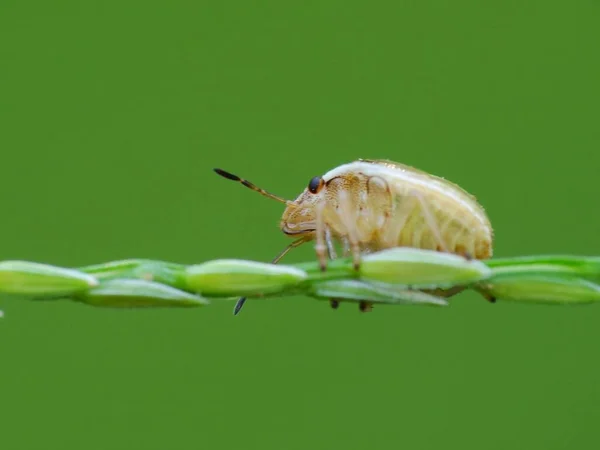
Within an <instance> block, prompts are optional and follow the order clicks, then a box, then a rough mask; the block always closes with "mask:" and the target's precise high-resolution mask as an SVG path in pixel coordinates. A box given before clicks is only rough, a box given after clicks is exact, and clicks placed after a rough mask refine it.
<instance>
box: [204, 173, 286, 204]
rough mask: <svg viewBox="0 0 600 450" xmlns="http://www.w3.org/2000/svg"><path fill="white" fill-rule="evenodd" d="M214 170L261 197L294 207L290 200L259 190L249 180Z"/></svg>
mask: <svg viewBox="0 0 600 450" xmlns="http://www.w3.org/2000/svg"><path fill="white" fill-rule="evenodd" d="M213 170H214V171H215V172H216V173H218V174H219V175H221V176H222V177H223V178H227V179H228V180H232V181H237V182H238V183H241V184H243V185H244V186H246V187H247V188H249V189H252V190H253V191H256V192H258V193H259V194H261V195H264V196H265V197H268V198H272V199H273V200H277V201H278V202H280V203H284V204H286V205H292V204H293V203H292V202H291V201H290V200H286V199H284V198H282V197H279V196H278V195H275V194H271V193H270V192H267V191H265V190H264V189H261V188H259V187H258V186H256V185H255V184H254V183H251V182H250V181H248V180H244V179H243V178H240V177H238V176H237V175H234V174H232V173H229V172H225V171H224V170H222V169H213Z"/></svg>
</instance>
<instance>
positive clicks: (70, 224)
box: [0, 0, 600, 450]
mask: <svg viewBox="0 0 600 450" xmlns="http://www.w3.org/2000/svg"><path fill="white" fill-rule="evenodd" d="M599 23H600V4H599V3H598V2H596V1H589V0H588V1H584V0H578V1H571V2H562V1H549V0H545V1H542V0H540V1H526V2H523V1H504V2H477V1H453V2H449V1H437V2H417V1H400V2H391V1H390V2H377V1H376V2H358V1H340V0H338V1H304V2H289V3H288V2H281V1H259V2H244V1H237V2H227V1H224V2H195V1H189V0H188V1H173V2H156V1H112V0H111V1H106V0H105V1H86V2H83V1H75V0H68V1H66V0H65V1H63V0H57V1H52V2H49V1H41V0H37V1H35V0H34V1H30V2H17V1H13V0H2V2H1V3H0V131H1V132H0V148H1V152H2V153H1V155H2V159H1V161H2V164H1V171H2V175H1V177H0V193H1V194H0V198H1V205H2V224H1V227H0V230H1V233H0V236H2V238H1V245H0V248H1V251H0V258H1V259H25V260H32V261H38V262H47V263H53V264H57V265H64V266H78V265H85V264H92V263H99V262H104V261H110V260H116V259H120V258H130V257H141V258H156V259H163V260H170V261H176V262H182V263H192V262H201V261H204V260H207V259H212V258H218V257H240V258H249V259H256V260H261V261H268V260H270V259H271V258H272V257H273V256H274V255H275V254H277V253H278V252H279V251H280V250H281V249H282V248H283V247H284V246H285V245H286V244H287V243H288V242H289V240H288V238H286V237H284V236H283V235H282V234H281V233H280V232H279V230H278V227H277V224H278V220H279V217H280V214H281V212H282V207H281V205H279V204H277V203H275V202H272V201H269V200H267V199H264V198H261V197H259V196H258V195H256V194H254V193H252V192H250V191H248V190H246V189H244V188H243V187H240V186H238V185H235V184H234V183H231V182H227V181H225V180H223V179H221V178H219V177H218V176H216V175H215V174H214V173H213V172H212V170H211V169H212V168H213V167H222V168H224V169H227V170H230V171H232V172H234V173H237V174H239V175H242V176H245V177H247V178H249V179H250V180H252V181H254V182H255V183H257V184H259V185H261V186H264V187H265V188H266V189H269V190H272V191H273V192H275V193H278V194H280V195H283V196H287V197H294V196H295V195H297V194H298V193H299V192H300V191H301V190H302V189H304V187H305V186H306V184H307V183H308V181H309V179H310V178H311V177H313V176H315V175H319V174H322V173H324V172H325V171H327V170H329V169H330V168H332V167H335V166H337V165H339V164H341V163H344V162H348V161H352V160H355V159H357V158H387V159H392V160H396V161H400V162H403V163H407V164H410V165H414V166H417V167H419V168H421V169H423V170H426V171H429V172H432V173H435V174H437V175H441V176H444V177H446V178H448V179H450V180H452V181H454V182H456V183H458V184H460V185H462V186H463V187H465V188H466V189H467V190H469V191H470V192H472V193H474V194H476V195H477V197H478V198H479V200H480V201H481V202H482V203H483V205H484V206H485V207H486V209H487V211H488V213H489V215H490V217H491V220H492V221H493V223H494V225H495V230H496V236H497V241H496V255H497V256H511V255H522V254H523V255H524V254H540V253H575V254H595V255H599V254H600V240H599V239H598V230H599V221H600V213H599V210H600V208H599V206H600V205H599V200H598V191H599V189H598V175H599V168H598V164H599V162H600V155H599V153H598V151H599V149H600V126H599V124H598V117H599V101H600V87H599V81H600V63H599V51H598V48H599V44H600V25H599ZM309 258H314V255H313V251H312V249H311V248H310V246H307V247H305V248H301V249H298V250H297V251H295V252H294V253H292V254H290V255H289V257H288V258H287V259H286V261H289V262H291V261H301V260H306V259H309ZM0 301H1V303H0V307H1V308H2V309H3V310H4V311H5V313H6V317H5V318H4V319H3V320H2V321H1V322H0V447H1V448H2V449H7V450H13V449H14V450H20V449H67V450H70V449H86V450H92V449H103V450H106V449H111V450H112V449H188V448H190V449H191V448H207V449H234V448H249V449H260V450H270V449H273V450H281V449H303V450H305V449H311V450H313V449H344V450H350V449H398V448H405V449H461V450H463V449H517V448H519V449H520V448H523V449H528V450H531V449H567V448H568V449H596V448H598V447H599V446H600V429H599V428H598V422H599V420H600V409H599V406H598V405H599V401H600V381H599V378H600V361H599V360H598V346H599V345H600V326H599V325H600V308H598V307H595V306H590V307H573V308H568V307H546V306H522V305H517V304H503V303H499V304H496V305H491V304H488V303H486V302H485V301H483V300H482V299H481V298H479V297H477V296H475V295H473V294H463V295H460V296H458V297H456V298H455V300H454V302H453V305H452V306H451V307H450V308H444V309H439V310H438V309H435V310H434V309H431V308H418V307H396V308H392V307H381V308H377V309H375V311H374V313H372V314H359V313H358V311H357V308H356V307H354V306H348V305H347V306H345V307H344V306H343V305H342V307H341V308H340V309H339V310H338V311H333V310H330V309H329V308H328V306H327V305H326V304H325V303H319V302H315V301H311V300H309V299H306V298H294V299H285V300H277V299H272V300H267V301H254V302H252V303H250V304H249V305H248V307H247V308H245V309H244V311H243V312H242V314H240V315H239V316H238V317H235V318H234V317H233V316H232V314H231V310H232V306H233V304H232V303H230V302H224V303H215V304H213V305H212V306H211V307H208V308H205V309H200V310H183V311H182V310H174V311H170V310H160V311H114V310H98V309H93V308H90V307H85V306H83V305H77V304H70V303H56V304H33V303H27V302H22V301H16V300H14V299H0Z"/></svg>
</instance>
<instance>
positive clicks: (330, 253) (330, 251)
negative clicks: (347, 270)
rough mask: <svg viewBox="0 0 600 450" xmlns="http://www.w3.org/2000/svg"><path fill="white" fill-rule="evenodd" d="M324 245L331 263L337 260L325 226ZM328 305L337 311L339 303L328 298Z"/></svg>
mask: <svg viewBox="0 0 600 450" xmlns="http://www.w3.org/2000/svg"><path fill="white" fill-rule="evenodd" d="M325 244H326V245H327V255H328V256H329V259H330V260H331V261H333V260H334V259H337V254H336V251H335V246H334V244H333V237H332V236H331V229H330V228H329V227H328V226H325ZM329 305H330V306H331V308H332V309H338V308H339V306H340V301H339V300H338V299H335V298H330V299H329Z"/></svg>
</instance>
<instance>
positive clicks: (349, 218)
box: [339, 191, 360, 270]
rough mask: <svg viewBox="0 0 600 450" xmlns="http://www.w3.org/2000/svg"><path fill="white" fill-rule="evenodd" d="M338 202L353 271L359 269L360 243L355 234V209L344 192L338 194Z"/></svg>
mask: <svg viewBox="0 0 600 450" xmlns="http://www.w3.org/2000/svg"><path fill="white" fill-rule="evenodd" d="M339 201H340V219H341V221H342V223H343V224H344V227H345V228H346V230H347V233H348V235H347V239H348V243H349V244H350V252H351V254H352V264H353V266H354V270H358V269H359V268H360V241H359V239H358V233H357V232H356V219H357V217H356V214H355V212H356V208H354V207H353V205H352V203H351V201H350V197H348V194H347V193H346V192H345V191H341V192H340V194H339Z"/></svg>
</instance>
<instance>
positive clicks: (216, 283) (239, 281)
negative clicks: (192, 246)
mask: <svg viewBox="0 0 600 450" xmlns="http://www.w3.org/2000/svg"><path fill="white" fill-rule="evenodd" d="M306 278H307V274H306V272H304V271H303V270H300V269H297V268H294V267H289V266H276V265H274V264H265V263H259V262H253V261H244V260H235V259H220V260H216V261H210V262H206V263H204V264H197V265H193V266H189V267H188V268H187V269H186V270H185V275H184V279H185V283H186V287H187V289H188V290H190V291H194V292H199V293H201V294H203V295H205V296H207V297H231V296H248V297H250V296H263V295H267V294H274V293H279V292H281V291H283V290H286V289H289V288H292V287H295V286H297V285H298V284H299V283H301V282H303V281H304V280H306Z"/></svg>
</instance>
